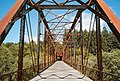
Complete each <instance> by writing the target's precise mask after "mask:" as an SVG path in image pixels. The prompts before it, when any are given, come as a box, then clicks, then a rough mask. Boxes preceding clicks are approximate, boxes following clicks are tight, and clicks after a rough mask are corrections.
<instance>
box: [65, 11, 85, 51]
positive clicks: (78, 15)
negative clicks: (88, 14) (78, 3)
mask: <svg viewBox="0 0 120 81" xmlns="http://www.w3.org/2000/svg"><path fill="white" fill-rule="evenodd" d="M82 11H83V10H78V12H77V14H76V16H75V18H74V21H73V24H72V26H71V28H70V30H69V32H68V34H67V36H69V38H68V40H67V41H69V40H70V33H71V32H72V30H73V29H74V28H75V24H76V23H77V21H78V19H79V17H80V14H81V13H82ZM67 45H68V42H66V44H65V45H64V48H63V51H64V50H65V49H66V47H67Z"/></svg>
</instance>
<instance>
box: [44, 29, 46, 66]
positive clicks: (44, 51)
mask: <svg viewBox="0 0 120 81" xmlns="http://www.w3.org/2000/svg"><path fill="white" fill-rule="evenodd" d="M44 28H45V27H44ZM44 67H46V28H45V29H44Z"/></svg>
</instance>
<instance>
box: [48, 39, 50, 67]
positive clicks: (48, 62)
mask: <svg viewBox="0 0 120 81" xmlns="http://www.w3.org/2000/svg"><path fill="white" fill-rule="evenodd" d="M49 55H50V54H49V37H48V66H49Z"/></svg>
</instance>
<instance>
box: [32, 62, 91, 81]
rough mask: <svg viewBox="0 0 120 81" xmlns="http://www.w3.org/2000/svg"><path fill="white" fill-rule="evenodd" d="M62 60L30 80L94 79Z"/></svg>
mask: <svg viewBox="0 0 120 81" xmlns="http://www.w3.org/2000/svg"><path fill="white" fill-rule="evenodd" d="M82 77H83V74H81V73H80V72H78V71H77V70H75V69H73V68H72V67H70V66H69V65H67V64H66V63H64V62H62V61H57V62H55V63H54V64H53V65H52V66H51V67H49V68H48V69H47V70H45V71H43V72H42V73H40V74H39V76H36V77H35V78H33V79H31V80H30V81H61V80H62V81H92V80H91V79H89V78H88V77H84V78H82Z"/></svg>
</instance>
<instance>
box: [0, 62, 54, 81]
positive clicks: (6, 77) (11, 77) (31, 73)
mask: <svg viewBox="0 0 120 81" xmlns="http://www.w3.org/2000/svg"><path fill="white" fill-rule="evenodd" d="M53 63H54V61H51V62H49V63H48V62H47V63H46V66H44V64H40V65H39V72H42V71H44V70H45V69H47V68H48V67H49V66H51V65H52V64H53ZM35 68H36V66H34V67H30V68H25V69H23V70H22V72H23V77H22V78H23V81H28V80H30V79H32V78H33V77H35V76H36V72H35ZM17 73H18V71H15V72H11V73H7V74H3V75H0V81H17Z"/></svg>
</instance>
